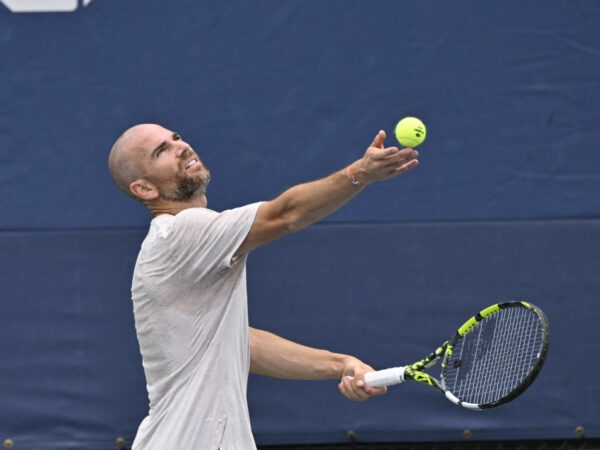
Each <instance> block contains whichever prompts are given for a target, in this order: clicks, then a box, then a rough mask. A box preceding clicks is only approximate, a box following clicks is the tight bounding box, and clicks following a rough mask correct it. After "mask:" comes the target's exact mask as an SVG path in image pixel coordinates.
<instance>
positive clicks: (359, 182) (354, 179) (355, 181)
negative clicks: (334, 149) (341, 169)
mask: <svg viewBox="0 0 600 450" xmlns="http://www.w3.org/2000/svg"><path fill="white" fill-rule="evenodd" d="M352 166H353V164H350V165H349V166H348V167H347V168H346V176H347V177H348V181H349V182H350V184H352V185H353V186H356V187H358V188H360V187H364V186H366V184H367V183H366V180H365V177H364V176H363V175H362V173H361V172H360V171H357V170H356V169H355V168H353V167H352Z"/></svg>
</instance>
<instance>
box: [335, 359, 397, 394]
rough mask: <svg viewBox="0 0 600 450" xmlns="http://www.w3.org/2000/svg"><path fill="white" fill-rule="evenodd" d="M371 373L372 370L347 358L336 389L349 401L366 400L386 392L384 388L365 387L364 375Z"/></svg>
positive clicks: (357, 361)
mask: <svg viewBox="0 0 600 450" xmlns="http://www.w3.org/2000/svg"><path fill="white" fill-rule="evenodd" d="M368 372H373V368H372V367H371V366H369V365H367V364H365V363H363V362H362V361H360V360H359V359H356V358H354V357H348V360H347V361H346V364H345V365H344V369H343V372H342V374H341V375H342V376H341V381H340V383H339V384H338V389H339V390H340V392H341V393H342V395H344V396H345V397H347V398H349V399H350V400H355V401H363V400H368V399H369V398H371V397H373V396H374V395H382V394H385V393H386V392H387V388H385V387H371V386H365V374H366V373H368Z"/></svg>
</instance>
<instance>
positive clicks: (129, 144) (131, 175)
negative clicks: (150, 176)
mask: <svg viewBox="0 0 600 450" xmlns="http://www.w3.org/2000/svg"><path fill="white" fill-rule="evenodd" d="M154 127H160V126H159V125H154V124H140V125H135V126H134V127H131V128H129V129H128V130H126V131H125V132H124V133H123V134H122V135H121V136H120V137H119V138H118V139H117V140H116V142H115V144H114V145H113V148H112V150H111V152H110V156H109V157H108V169H109V170H110V174H111V175H112V178H113V180H114V181H115V183H116V184H117V186H119V189H121V190H122V191H123V192H124V193H125V194H127V195H129V196H130V197H132V198H135V199H138V200H139V198H138V197H137V196H136V195H135V194H134V193H133V192H131V189H130V187H129V186H130V185H131V183H132V182H133V181H135V180H138V179H140V178H143V177H144V176H145V175H146V171H145V169H144V165H143V164H142V161H141V156H142V155H143V150H144V137H145V136H146V135H147V133H148V131H149V130H151V129H152V128H154ZM160 128H162V127H160Z"/></svg>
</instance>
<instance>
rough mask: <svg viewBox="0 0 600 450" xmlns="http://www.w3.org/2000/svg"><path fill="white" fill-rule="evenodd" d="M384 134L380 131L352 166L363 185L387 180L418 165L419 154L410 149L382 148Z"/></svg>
mask: <svg viewBox="0 0 600 450" xmlns="http://www.w3.org/2000/svg"><path fill="white" fill-rule="evenodd" d="M385 138H386V134H385V131H383V130H380V131H379V133H377V135H376V136H375V138H374V139H373V142H372V143H371V145H370V146H369V148H367V150H366V152H365V154H364V155H363V157H362V158H361V159H359V160H358V161H356V162H355V163H354V164H353V165H352V170H353V172H354V174H355V176H356V178H357V179H359V180H360V181H361V182H362V183H363V184H367V183H370V182H372V181H381V180H387V179H389V178H392V177H395V176H397V175H400V174H402V173H404V172H407V171H409V170H411V169H414V168H415V167H417V165H418V164H419V160H418V159H417V158H418V156H419V153H418V152H417V151H416V150H414V149H412V148H404V149H402V150H400V149H399V148H398V147H384V142H385Z"/></svg>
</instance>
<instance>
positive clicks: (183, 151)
mask: <svg viewBox="0 0 600 450" xmlns="http://www.w3.org/2000/svg"><path fill="white" fill-rule="evenodd" d="M190 152H191V150H190V146H189V145H187V144H185V145H182V146H181V147H179V148H178V149H177V156H178V157H179V158H185V157H187V156H188V155H189V154H190Z"/></svg>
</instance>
